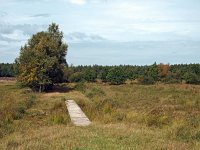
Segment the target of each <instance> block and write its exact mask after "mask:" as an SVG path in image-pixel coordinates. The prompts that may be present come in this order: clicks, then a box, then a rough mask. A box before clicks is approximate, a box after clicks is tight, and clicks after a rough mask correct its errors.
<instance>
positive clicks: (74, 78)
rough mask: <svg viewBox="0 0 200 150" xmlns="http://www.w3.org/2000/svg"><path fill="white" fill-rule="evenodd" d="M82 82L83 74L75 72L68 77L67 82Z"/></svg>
mask: <svg viewBox="0 0 200 150" xmlns="http://www.w3.org/2000/svg"><path fill="white" fill-rule="evenodd" d="M81 81H84V74H83V73H82V72H75V73H73V74H71V75H70V77H69V82H81Z"/></svg>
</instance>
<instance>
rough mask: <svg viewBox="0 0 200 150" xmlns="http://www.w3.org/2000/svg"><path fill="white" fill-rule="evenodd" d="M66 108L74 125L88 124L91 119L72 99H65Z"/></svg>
mask: <svg viewBox="0 0 200 150" xmlns="http://www.w3.org/2000/svg"><path fill="white" fill-rule="evenodd" d="M65 103H66V105H67V109H68V112H69V115H70V118H71V121H72V123H73V124H74V125H76V126H88V125H90V124H91V121H90V120H89V119H88V117H87V116H86V115H85V114H84V112H83V111H82V110H81V108H80V107H79V106H78V105H77V104H76V102H75V101H74V100H67V101H65Z"/></svg>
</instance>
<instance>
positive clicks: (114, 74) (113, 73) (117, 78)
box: [106, 67, 126, 85]
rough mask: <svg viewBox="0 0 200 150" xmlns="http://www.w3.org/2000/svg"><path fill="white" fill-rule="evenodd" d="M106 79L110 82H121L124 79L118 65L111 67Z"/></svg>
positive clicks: (117, 83)
mask: <svg viewBox="0 0 200 150" xmlns="http://www.w3.org/2000/svg"><path fill="white" fill-rule="evenodd" d="M106 79H107V81H108V82H110V83H111V84H116V85H119V84H123V83H124V82H125V81H126V77H125V76H124V73H123V70H122V69H121V68H120V67H113V68H111V69H110V70H109V71H108V74H107V76H106Z"/></svg>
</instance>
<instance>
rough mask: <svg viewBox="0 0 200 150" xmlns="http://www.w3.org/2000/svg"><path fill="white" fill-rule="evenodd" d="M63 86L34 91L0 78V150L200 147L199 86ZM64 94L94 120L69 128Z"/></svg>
mask: <svg viewBox="0 0 200 150" xmlns="http://www.w3.org/2000/svg"><path fill="white" fill-rule="evenodd" d="M65 86H66V85H62V87H65ZM67 86H68V87H71V88H70V90H67V92H63V91H61V92H59V91H56V92H51V93H46V94H45V93H43V94H38V93H33V92H31V91H30V90H29V89H19V88H18V87H17V86H16V85H15V84H14V82H4V83H1V84H0V95H1V96H0V118H1V120H0V149H31V150H32V149H37V150H38V149H48V150H49V149H73V150H90V149H91V150H93V149H97V150H98V149H99V150H101V149H121V150H123V149H124V150H128V149H130V150H132V149H170V150H171V149H181V150H182V149H183V150H184V149H200V121H199V120H200V103H199V101H200V86H193V85H181V84H170V85H164V84H158V85H150V86H144V85H137V84H125V85H121V86H110V85H106V84H98V83H95V84H94V83H87V84H83V83H80V84H79V85H74V84H70V85H67ZM66 99H74V100H75V101H76V102H77V103H78V104H79V105H80V107H81V108H82V109H83V110H84V111H85V113H86V114H87V115H88V117H89V118H90V119H91V120H92V121H93V125H91V126H90V127H84V128H82V127H74V126H73V125H72V124H71V123H70V119H69V116H68V114H67V110H66V106H65V104H64V101H65V100H66ZM16 116H18V117H16Z"/></svg>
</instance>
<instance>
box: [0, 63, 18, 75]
mask: <svg viewBox="0 0 200 150" xmlns="http://www.w3.org/2000/svg"><path fill="white" fill-rule="evenodd" d="M14 76H15V71H14V64H8V63H6V64H4V63H0V77H14Z"/></svg>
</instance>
